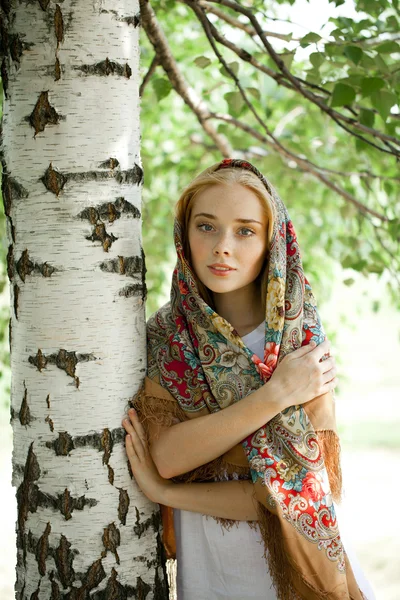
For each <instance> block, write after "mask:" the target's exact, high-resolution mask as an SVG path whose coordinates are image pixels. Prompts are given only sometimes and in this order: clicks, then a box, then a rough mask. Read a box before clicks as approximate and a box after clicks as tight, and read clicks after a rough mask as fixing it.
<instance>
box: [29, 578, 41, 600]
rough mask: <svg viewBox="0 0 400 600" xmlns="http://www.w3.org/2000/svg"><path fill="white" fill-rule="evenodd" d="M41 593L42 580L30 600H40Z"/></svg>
mask: <svg viewBox="0 0 400 600" xmlns="http://www.w3.org/2000/svg"><path fill="white" fill-rule="evenodd" d="M39 591H40V579H39V582H38V586H37V589H36V590H35V591H34V592H33V594H31V596H30V600H39Z"/></svg>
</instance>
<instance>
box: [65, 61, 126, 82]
mask: <svg viewBox="0 0 400 600" xmlns="http://www.w3.org/2000/svg"><path fill="white" fill-rule="evenodd" d="M75 69H76V70H77V71H82V73H84V74H85V75H100V76H102V77H108V75H120V76H121V77H126V78H127V79H129V78H130V76H131V75H132V69H131V68H130V66H129V65H128V63H125V64H124V65H121V64H119V63H117V62H115V61H113V60H109V58H108V57H107V58H106V59H105V60H102V61H100V62H98V63H95V64H93V65H80V66H79V67H75Z"/></svg>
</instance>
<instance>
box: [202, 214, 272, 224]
mask: <svg viewBox="0 0 400 600" xmlns="http://www.w3.org/2000/svg"><path fill="white" fill-rule="evenodd" d="M196 217H206V218H207V219H216V218H217V217H216V216H215V215H211V214H210V213H197V215H194V217H193V218H194V219H195V218H196ZM235 223H258V224H259V225H262V223H261V222H260V221H256V219H235Z"/></svg>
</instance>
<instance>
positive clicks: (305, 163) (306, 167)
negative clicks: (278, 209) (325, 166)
mask: <svg viewBox="0 0 400 600" xmlns="http://www.w3.org/2000/svg"><path fill="white" fill-rule="evenodd" d="M211 118H212V119H217V120H219V121H224V122H225V123H230V124H231V125H234V126H235V127H237V128H238V129H241V130H242V131H245V132H246V133H248V134H249V135H251V136H252V137H253V138H255V139H257V140H259V141H260V142H262V143H263V144H267V145H268V146H269V147H271V148H273V149H274V150H275V152H277V153H278V154H280V155H281V156H284V157H285V158H287V159H289V160H292V161H294V162H295V163H296V165H297V166H298V167H299V168H300V169H301V170H302V171H306V172H307V173H310V175H312V176H313V177H315V178H316V179H319V180H320V181H322V183H324V184H325V185H326V186H327V187H329V188H330V189H331V190H333V191H334V192H336V193H337V194H338V195H339V196H341V197H342V198H344V199H345V200H346V201H347V202H350V203H351V204H353V205H354V206H355V207H356V208H357V210H359V211H360V212H361V213H362V214H364V215H371V216H373V217H375V218H377V219H379V220H380V221H384V222H387V221H389V219H388V217H386V215H383V214H381V213H379V212H377V211H375V210H374V209H372V208H369V207H368V206H365V204H362V202H360V201H359V200H357V199H356V198H354V196H352V195H351V194H349V192H346V190H344V189H343V188H341V187H340V186H339V185H337V184H336V183H334V182H333V181H331V180H330V179H329V178H328V177H327V176H326V175H324V173H323V172H321V170H320V167H318V165H315V164H314V163H312V162H311V161H309V160H307V159H305V158H302V157H300V156H298V155H297V154H295V153H294V152H292V151H291V150H288V149H287V148H285V147H284V146H283V144H281V142H279V141H278V140H277V139H276V138H275V137H274V136H273V135H272V134H271V133H270V134H269V135H268V137H267V136H265V135H263V134H262V133H260V132H259V131H257V129H254V128H253V127H250V125H247V124H246V123H243V122H241V121H239V120H238V119H235V118H234V117H232V116H231V115H226V114H221V113H211Z"/></svg>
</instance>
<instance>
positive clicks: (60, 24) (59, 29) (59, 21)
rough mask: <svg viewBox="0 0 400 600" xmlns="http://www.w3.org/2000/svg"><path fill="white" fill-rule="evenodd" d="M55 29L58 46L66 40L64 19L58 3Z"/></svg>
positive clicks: (55, 14)
mask: <svg viewBox="0 0 400 600" xmlns="http://www.w3.org/2000/svg"><path fill="white" fill-rule="evenodd" d="M54 31H55V34H56V40H57V48H58V47H59V45H60V43H62V42H63V41H64V21H63V15H62V12H61V8H60V5H59V4H56V10H55V13H54Z"/></svg>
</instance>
